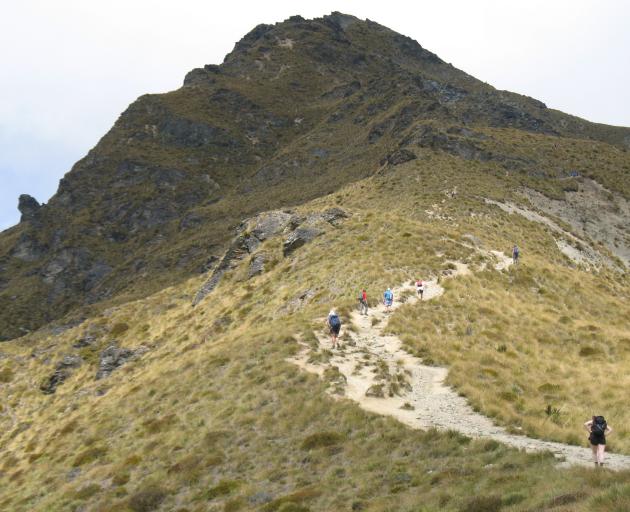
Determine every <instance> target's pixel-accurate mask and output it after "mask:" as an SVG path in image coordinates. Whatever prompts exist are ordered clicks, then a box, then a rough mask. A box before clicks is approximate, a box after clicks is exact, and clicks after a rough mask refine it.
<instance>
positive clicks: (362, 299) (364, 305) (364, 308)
mask: <svg viewBox="0 0 630 512" xmlns="http://www.w3.org/2000/svg"><path fill="white" fill-rule="evenodd" d="M359 313H360V314H362V315H366V316H367V314H368V301H367V292H366V291H365V290H363V291H362V292H361V294H360V295H359Z"/></svg>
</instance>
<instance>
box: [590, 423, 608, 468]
mask: <svg viewBox="0 0 630 512" xmlns="http://www.w3.org/2000/svg"><path fill="white" fill-rule="evenodd" d="M584 428H585V429H586V431H587V432H588V433H589V436H588V440H589V441H590V442H591V448H592V450H593V462H594V463H595V466H603V465H604V451H605V450H606V434H609V435H610V433H611V432H612V428H610V427H609V426H608V423H606V420H605V419H604V417H603V416H593V419H591V420H589V421H587V422H586V423H584Z"/></svg>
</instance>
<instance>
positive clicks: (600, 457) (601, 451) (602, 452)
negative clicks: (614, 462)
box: [597, 444, 606, 466]
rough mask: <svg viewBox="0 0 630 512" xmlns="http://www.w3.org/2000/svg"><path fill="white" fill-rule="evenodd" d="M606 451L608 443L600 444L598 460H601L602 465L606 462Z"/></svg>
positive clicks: (598, 446)
mask: <svg viewBox="0 0 630 512" xmlns="http://www.w3.org/2000/svg"><path fill="white" fill-rule="evenodd" d="M605 451H606V445H605V444H598V445H597V462H599V465H600V466H601V465H602V464H604V452H605Z"/></svg>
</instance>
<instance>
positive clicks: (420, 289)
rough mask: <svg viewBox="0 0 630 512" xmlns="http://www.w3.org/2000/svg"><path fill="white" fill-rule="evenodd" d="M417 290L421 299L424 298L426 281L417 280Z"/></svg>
mask: <svg viewBox="0 0 630 512" xmlns="http://www.w3.org/2000/svg"><path fill="white" fill-rule="evenodd" d="M416 292H417V293H418V297H420V300H422V296H423V295H424V283H423V282H422V280H420V279H418V280H416Z"/></svg>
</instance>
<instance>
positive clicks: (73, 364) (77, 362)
mask: <svg viewBox="0 0 630 512" xmlns="http://www.w3.org/2000/svg"><path fill="white" fill-rule="evenodd" d="M82 362H83V361H82V360H81V358H80V357H79V356H76V355H68V356H65V357H64V358H63V359H62V360H61V361H60V362H59V363H57V366H56V368H55V371H54V373H53V374H52V375H51V376H50V377H48V378H47V379H46V380H45V381H44V382H42V384H41V385H40V387H39V389H40V391H41V392H42V393H44V394H45V395H52V394H53V393H54V392H55V391H56V390H57V386H59V385H60V384H62V383H63V382H64V381H65V380H66V379H67V378H68V377H69V376H70V374H71V373H72V370H73V369H74V368H78V367H79V366H81V363H82Z"/></svg>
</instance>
